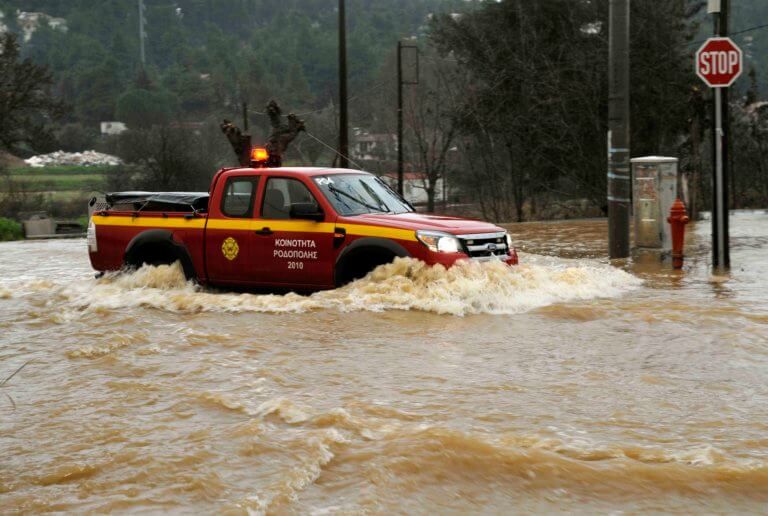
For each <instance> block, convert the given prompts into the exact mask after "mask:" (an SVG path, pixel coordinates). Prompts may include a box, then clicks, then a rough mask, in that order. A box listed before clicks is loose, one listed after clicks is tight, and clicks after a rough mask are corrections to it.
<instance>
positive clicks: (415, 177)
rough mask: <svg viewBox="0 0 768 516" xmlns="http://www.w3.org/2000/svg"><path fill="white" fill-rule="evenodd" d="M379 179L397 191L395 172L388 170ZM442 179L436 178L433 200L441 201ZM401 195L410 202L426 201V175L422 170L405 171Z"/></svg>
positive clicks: (423, 202) (421, 202) (424, 202)
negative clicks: (388, 171)
mask: <svg viewBox="0 0 768 516" xmlns="http://www.w3.org/2000/svg"><path fill="white" fill-rule="evenodd" d="M381 179H382V180H383V181H384V182H385V183H387V184H388V185H389V187H390V188H392V189H393V190H395V191H397V172H390V173H388V174H384V175H383V176H381ZM443 193H444V192H443V179H442V178H440V179H438V180H437V183H436V185H435V202H442V201H443ZM403 197H405V200H406V201H408V202H410V203H411V204H426V203H427V176H426V174H424V173H423V172H405V173H404V174H403Z"/></svg>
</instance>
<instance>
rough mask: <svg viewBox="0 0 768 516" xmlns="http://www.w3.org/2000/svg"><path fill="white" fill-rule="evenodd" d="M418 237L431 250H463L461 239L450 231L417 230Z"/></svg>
mask: <svg viewBox="0 0 768 516" xmlns="http://www.w3.org/2000/svg"><path fill="white" fill-rule="evenodd" d="M416 238H418V239H419V242H421V243H422V244H424V245H425V246H427V247H428V248H429V250H430V251H433V252H436V253H459V252H461V244H460V243H459V239H458V238H456V237H455V236H453V235H449V234H448V233H441V232H440V231H417V232H416Z"/></svg>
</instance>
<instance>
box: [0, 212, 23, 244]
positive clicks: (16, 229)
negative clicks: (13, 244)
mask: <svg viewBox="0 0 768 516" xmlns="http://www.w3.org/2000/svg"><path fill="white" fill-rule="evenodd" d="M22 238H24V232H23V231H22V230H21V224H19V223H18V222H16V221H15V220H11V219H5V218H2V217H0V242H5V241H7V240H21V239H22Z"/></svg>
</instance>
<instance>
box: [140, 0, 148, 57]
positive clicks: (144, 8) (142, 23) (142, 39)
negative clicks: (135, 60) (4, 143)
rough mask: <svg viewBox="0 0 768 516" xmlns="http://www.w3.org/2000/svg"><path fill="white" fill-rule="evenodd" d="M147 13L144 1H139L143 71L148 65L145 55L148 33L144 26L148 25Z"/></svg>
mask: <svg viewBox="0 0 768 516" xmlns="http://www.w3.org/2000/svg"><path fill="white" fill-rule="evenodd" d="M145 11H146V7H145V6H144V0H139V58H140V59H141V68H142V70H143V69H144V68H145V67H146V64H147V59H146V56H145V55H144V38H146V37H147V33H146V32H145V31H144V24H145V23H147V20H146V19H145V18H144V13H145Z"/></svg>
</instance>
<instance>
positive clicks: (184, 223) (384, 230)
mask: <svg viewBox="0 0 768 516" xmlns="http://www.w3.org/2000/svg"><path fill="white" fill-rule="evenodd" d="M92 220H93V223H94V224H96V225H97V226H124V227H141V228H163V229H202V228H204V227H205V219H204V218H198V217H195V218H190V219H186V218H182V217H169V218H161V217H142V216H138V217H126V216H119V215H94V216H93V219H92ZM265 227H268V228H269V229H271V230H272V231H286V232H290V233H333V232H334V231H335V229H336V228H343V229H344V230H346V232H347V234H348V235H354V236H366V237H379V238H389V239H393V240H410V241H416V233H415V231H413V230H412V229H397V228H388V227H383V226H370V225H367V224H338V225H337V224H333V223H330V222H312V221H309V220H264V219H241V220H231V219H210V220H209V221H208V229H223V230H230V231H236V230H240V231H251V230H258V229H262V228H265Z"/></svg>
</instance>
